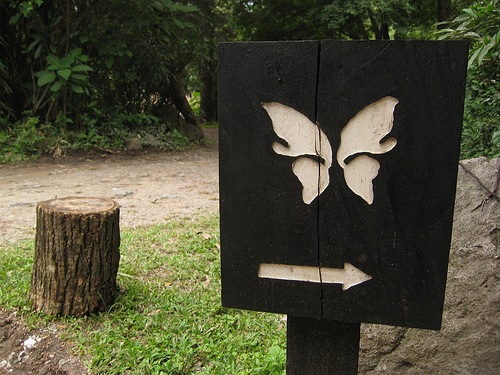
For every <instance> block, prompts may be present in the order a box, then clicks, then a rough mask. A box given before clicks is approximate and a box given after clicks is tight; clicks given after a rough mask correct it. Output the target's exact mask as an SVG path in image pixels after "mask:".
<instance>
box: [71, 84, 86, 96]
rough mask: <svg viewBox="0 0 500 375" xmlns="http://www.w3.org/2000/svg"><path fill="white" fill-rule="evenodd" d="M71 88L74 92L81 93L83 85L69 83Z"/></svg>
mask: <svg viewBox="0 0 500 375" xmlns="http://www.w3.org/2000/svg"><path fill="white" fill-rule="evenodd" d="M71 90H73V91H74V92H76V93H77V94H83V87H82V86H79V85H71Z"/></svg>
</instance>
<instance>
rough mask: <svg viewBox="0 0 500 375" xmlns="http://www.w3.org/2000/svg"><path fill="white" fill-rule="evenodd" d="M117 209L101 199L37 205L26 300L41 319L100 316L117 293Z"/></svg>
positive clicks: (72, 200) (69, 199) (118, 229)
mask: <svg viewBox="0 0 500 375" xmlns="http://www.w3.org/2000/svg"><path fill="white" fill-rule="evenodd" d="M119 215H120V209H119V206H118V203H116V202H114V201H112V200H110V199H102V198H74V197H69V198H62V199H52V200H49V201H45V202H40V203H38V204H37V219H36V220H37V226H36V237H35V260H34V265H33V272H32V275H31V284H30V293H29V296H30V301H31V302H32V303H33V307H34V309H35V310H36V311H43V312H45V313H46V314H47V315H56V316H57V315H60V316H62V315H73V316H77V317H79V316H83V315H89V314H94V313H97V312H99V311H104V309H105V308H106V307H107V306H110V305H111V304H112V303H113V302H114V300H115V298H116V293H117V288H116V275H117V272H118V265H119V262H120V250H119V247H120V228H119Z"/></svg>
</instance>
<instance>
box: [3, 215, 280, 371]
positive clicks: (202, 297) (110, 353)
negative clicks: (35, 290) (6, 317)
mask: <svg viewBox="0 0 500 375" xmlns="http://www.w3.org/2000/svg"><path fill="white" fill-rule="evenodd" d="M218 243H219V231H218V217H217V216H209V217H198V218H194V219H189V218H188V219H179V220H175V221H171V222H169V223H168V224H166V225H156V226H153V227H149V228H139V229H135V230H127V231H122V245H121V263H120V269H119V272H118V283H119V296H118V298H117V300H116V302H115V304H114V305H113V306H111V307H109V309H108V311H107V312H106V313H103V314H100V315H97V316H92V317H86V318H80V319H75V318H63V319H61V320H62V321H63V323H64V324H63V326H65V327H66V328H65V335H64V336H65V338H66V339H67V340H68V341H70V342H71V343H72V344H73V345H74V346H75V347H76V349H77V351H78V352H80V354H81V355H82V356H83V358H84V360H86V361H87V363H88V364H89V366H90V368H91V369H92V370H93V371H95V372H96V373H100V374H141V375H142V374H221V375H224V374H284V373H285V371H284V370H285V349H284V348H285V335H286V329H285V328H284V327H283V325H282V323H281V321H280V320H281V318H282V316H279V315H274V314H265V313H257V312H249V311H242V310H234V309H226V308H222V307H221V303H220V261H219V250H218ZM32 256H33V243H28V244H22V245H18V246H15V247H8V248H0V288H1V289H0V303H1V304H2V306H4V307H9V308H20V307H21V306H25V305H26V298H27V293H28V288H29V278H30V271H31V266H32ZM24 309H25V314H26V315H28V316H29V317H30V319H29V320H30V321H33V320H34V321H37V322H38V324H44V322H45V321H47V318H46V317H43V316H42V315H41V314H35V313H33V312H30V311H29V309H28V308H24ZM52 319H54V318H52Z"/></svg>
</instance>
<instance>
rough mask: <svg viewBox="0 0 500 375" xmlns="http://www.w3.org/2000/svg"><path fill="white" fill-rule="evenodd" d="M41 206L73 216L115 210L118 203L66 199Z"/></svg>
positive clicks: (58, 199)
mask: <svg viewBox="0 0 500 375" xmlns="http://www.w3.org/2000/svg"><path fill="white" fill-rule="evenodd" d="M39 205H42V206H44V207H45V208H47V209H49V210H51V211H58V212H66V213H72V214H93V213H98V212H104V211H109V210H113V209H114V208H116V207H118V206H119V205H118V203H117V202H115V201H113V200H111V199H107V198H89V197H66V198H55V199H51V200H48V201H44V202H40V203H39Z"/></svg>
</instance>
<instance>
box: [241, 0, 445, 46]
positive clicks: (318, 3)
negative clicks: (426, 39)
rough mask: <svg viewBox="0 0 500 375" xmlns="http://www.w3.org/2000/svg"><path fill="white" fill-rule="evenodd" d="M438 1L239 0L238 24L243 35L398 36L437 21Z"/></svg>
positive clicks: (272, 37)
mask: <svg viewBox="0 0 500 375" xmlns="http://www.w3.org/2000/svg"><path fill="white" fill-rule="evenodd" d="M435 8H436V6H435V1H432V0H424V1H418V2H417V1H400V0H349V1H345V0H334V1H325V0H310V1H307V0H294V1H285V0H279V1H275V0H262V1H237V2H236V3H235V5H234V18H233V22H234V23H235V25H236V30H237V32H238V34H239V38H240V39H243V40H245V39H247V40H248V39H251V40H296V39H394V38H407V37H408V36H409V35H410V33H411V32H412V31H414V30H419V31H420V33H424V30H425V29H430V28H431V27H432V25H433V24H434V23H435V22H436V16H437V14H436V10H435Z"/></svg>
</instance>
